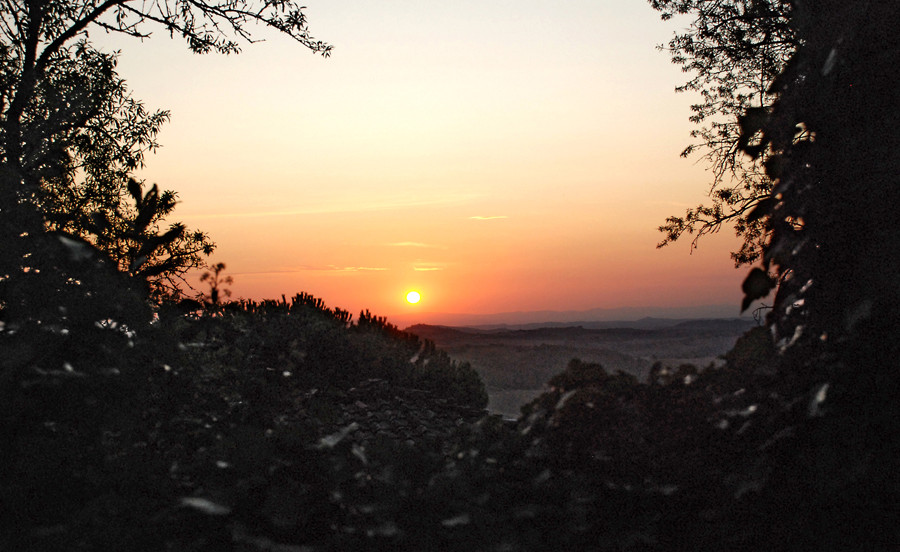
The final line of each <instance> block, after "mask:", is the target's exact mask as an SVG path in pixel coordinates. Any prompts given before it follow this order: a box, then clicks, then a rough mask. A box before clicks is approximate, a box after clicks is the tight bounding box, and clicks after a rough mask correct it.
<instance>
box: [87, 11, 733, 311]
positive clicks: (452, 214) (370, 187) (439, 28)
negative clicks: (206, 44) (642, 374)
mask: <svg viewBox="0 0 900 552" xmlns="http://www.w3.org/2000/svg"><path fill="white" fill-rule="evenodd" d="M307 6H308V7H307V10H306V14H307V16H308V18H309V25H310V29H311V31H312V33H313V35H314V36H315V37H316V38H317V39H320V40H324V41H326V42H328V43H330V44H332V45H333V46H334V50H333V53H332V56H331V57H329V58H323V57H321V56H318V55H315V54H312V53H311V52H309V51H308V50H306V49H305V48H303V47H302V46H301V45H299V44H297V43H294V42H291V41H290V40H289V39H286V38H284V37H281V36H278V35H277V34H275V33H273V32H269V31H266V30H264V29H259V32H258V33H257V37H259V38H261V39H264V41H261V42H257V43H254V44H250V45H247V46H246V47H245V48H244V49H243V52H242V53H241V54H239V55H232V56H221V55H215V54H209V55H195V54H191V53H190V52H189V51H188V50H187V48H186V46H185V45H184V43H183V42H182V41H180V40H178V39H176V40H170V39H169V37H168V35H167V34H166V33H165V32H164V31H161V30H157V31H156V33H155V34H154V36H153V37H152V38H151V39H149V40H146V41H143V43H142V42H140V41H138V40H135V39H126V38H124V37H110V36H105V35H104V34H103V33H102V32H98V31H96V30H95V31H94V32H92V34H91V38H92V40H94V41H95V42H96V43H97V44H98V45H101V46H102V47H103V48H104V49H107V50H111V49H119V50H121V57H120V59H119V66H118V70H119V73H120V75H121V76H122V77H124V78H125V79H126V81H127V82H128V84H129V87H130V88H131V90H132V91H133V93H134V96H135V97H136V98H139V99H141V100H143V101H144V103H145V104H146V105H147V107H148V108H152V109H168V110H170V111H171V113H172V118H171V122H170V123H169V124H167V125H166V126H165V128H164V129H163V130H162V132H161V133H160V136H159V140H160V142H161V143H162V145H163V147H162V148H160V149H159V150H158V151H157V152H156V153H155V154H154V155H151V156H149V157H148V159H147V165H146V167H145V168H144V169H142V170H141V171H140V173H139V175H140V177H141V178H144V179H146V180H147V182H148V183H158V184H159V185H160V187H161V188H164V189H172V190H175V191H177V192H178V195H179V199H180V202H181V203H180V205H179V206H178V207H177V209H176V211H175V214H174V215H175V216H174V219H173V221H172V222H174V221H175V220H181V221H183V222H185V223H186V224H187V225H188V227H189V228H195V229H201V230H204V231H206V232H208V233H209V234H210V235H211V237H212V239H213V241H215V242H216V244H217V246H218V247H217V250H216V252H215V253H214V254H213V256H212V258H211V261H212V262H224V263H225V264H226V265H227V269H226V273H227V274H230V275H231V276H232V277H233V278H234V283H233V285H231V286H230V288H231V291H232V294H233V295H232V298H239V297H240V298H246V299H265V298H280V297H281V295H282V294H285V295H287V296H288V297H290V296H293V295H294V294H295V293H298V292H301V291H303V292H307V293H312V294H313V295H315V296H317V297H321V298H322V299H323V300H324V301H325V302H326V304H327V305H328V306H332V307H340V308H343V309H347V310H350V311H351V312H353V313H358V312H359V311H361V310H363V309H368V310H370V311H371V312H373V313H375V314H378V315H386V316H388V317H389V320H398V321H399V320H403V321H404V323H405V322H407V321H412V320H414V319H415V318H416V317H419V318H422V319H423V320H425V319H426V318H428V317H427V316H426V313H473V314H486V313H498V312H508V311H531V310H557V311H563V310H587V309H593V308H619V307H626V306H641V307H643V306H660V307H678V306H686V305H696V304H734V305H735V307H734V311H735V313H734V314H735V315H737V314H738V310H739V304H740V297H741V293H740V282H741V280H742V279H743V277H744V275H745V274H746V269H737V270H736V269H735V268H734V265H733V263H732V261H731V260H730V258H729V254H728V253H729V251H731V250H732V249H734V248H736V246H737V240H736V238H735V237H734V236H733V232H732V231H731V230H730V229H726V230H723V231H722V232H721V233H720V234H718V235H715V236H711V237H709V238H707V239H704V240H702V241H701V242H700V248H699V249H698V250H695V251H694V252H693V253H692V252H691V250H690V247H689V244H690V241H689V240H682V241H679V242H677V243H675V244H674V245H670V246H669V247H666V248H663V249H657V248H656V243H657V242H658V241H659V240H660V239H661V237H662V234H660V233H659V232H658V231H657V227H658V226H659V225H660V224H662V223H663V222H664V220H665V218H666V216H668V215H674V214H677V215H681V214H683V213H684V210H685V209H686V208H688V207H692V206H696V205H697V204H699V203H702V202H704V201H706V200H707V196H706V194H707V192H708V190H709V185H710V182H711V175H710V173H709V172H708V171H707V170H706V167H705V165H704V164H703V162H702V161H698V159H682V158H680V157H679V153H680V152H681V150H682V149H683V148H684V147H685V146H686V145H687V144H688V143H689V142H690V136H689V132H690V130H691V129H692V128H693V125H692V123H690V121H689V120H688V117H689V116H690V104H691V97H690V96H688V95H685V94H676V93H675V92H674V88H675V86H677V85H679V84H682V83H683V82H684V81H685V80H686V78H687V75H685V74H684V73H682V72H681V70H680V68H679V67H677V66H675V65H672V64H671V63H670V61H669V57H668V54H667V53H665V52H661V51H659V50H658V49H657V45H659V44H662V43H665V42H667V41H668V39H669V38H671V36H672V35H673V33H674V32H675V31H677V30H680V28H681V27H683V26H684V25H685V24H686V22H685V21H681V22H672V21H669V22H662V21H660V20H659V17H658V14H657V12H655V11H654V10H653V9H651V8H650V6H649V5H648V4H647V3H646V2H644V1H642V0H617V1H613V0H602V1H600V0H593V1H586V0H562V1H560V0H556V1H553V2H550V1H545V0H516V1H511V0H491V1H489V2H483V1H481V2H475V1H468V0H464V1H455V2H424V1H421V0H382V1H379V2H370V1H363V0H328V1H327V2H326V1H317V0H310V2H309V3H307ZM194 282H195V283H196V280H194ZM196 285H198V286H199V284H196ZM198 289H201V288H199V287H198ZM410 290H417V291H419V292H420V294H421V298H422V299H421V301H420V302H419V303H418V304H416V305H410V304H408V303H407V302H406V300H405V297H406V294H407V292H408V291H410ZM428 321H430V322H438V323H439V322H440V319H439V317H438V318H437V319H435V318H433V317H432V318H429V319H428Z"/></svg>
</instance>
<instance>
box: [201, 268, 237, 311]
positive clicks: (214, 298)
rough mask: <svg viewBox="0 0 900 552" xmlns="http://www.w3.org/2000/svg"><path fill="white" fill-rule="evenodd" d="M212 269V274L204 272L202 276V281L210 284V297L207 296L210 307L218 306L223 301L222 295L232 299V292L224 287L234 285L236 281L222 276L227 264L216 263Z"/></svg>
mask: <svg viewBox="0 0 900 552" xmlns="http://www.w3.org/2000/svg"><path fill="white" fill-rule="evenodd" d="M210 269H211V272H204V273H203V275H202V276H200V281H201V282H206V283H208V284H209V295H207V296H206V301H207V302H208V303H209V304H210V305H212V306H216V305H218V304H219V302H220V300H221V295H224V296H225V297H231V290H230V289H224V288H222V286H223V285H231V284H233V283H234V279H233V278H232V277H231V276H225V277H223V276H222V272H224V271H225V263H216V264H214V265H213V266H211V267H210Z"/></svg>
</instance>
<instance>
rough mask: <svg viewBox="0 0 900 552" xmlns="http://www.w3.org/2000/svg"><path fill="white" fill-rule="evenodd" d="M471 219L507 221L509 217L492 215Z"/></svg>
mask: <svg viewBox="0 0 900 552" xmlns="http://www.w3.org/2000/svg"><path fill="white" fill-rule="evenodd" d="M469 218H470V219H471V220H498V219H507V218H509V217H508V216H506V215H492V216H489V217H483V216H479V215H476V216H474V217H469Z"/></svg>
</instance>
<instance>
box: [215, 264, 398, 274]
mask: <svg viewBox="0 0 900 552" xmlns="http://www.w3.org/2000/svg"><path fill="white" fill-rule="evenodd" d="M385 270H389V269H388V268H385V267H376V266H335V265H327V266H311V265H304V266H298V267H291V268H275V269H272V270H251V271H247V272H232V273H231V275H232V276H244V275H249V274H297V273H299V272H381V271H385Z"/></svg>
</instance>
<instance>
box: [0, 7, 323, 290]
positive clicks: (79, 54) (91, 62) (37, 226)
mask: <svg viewBox="0 0 900 552" xmlns="http://www.w3.org/2000/svg"><path fill="white" fill-rule="evenodd" d="M253 24H261V25H264V26H267V27H270V28H274V29H275V30H277V31H279V32H281V33H284V34H287V35H288V36H290V37H292V38H293V39H295V40H296V41H298V42H300V43H301V44H303V45H304V46H306V47H307V48H309V49H311V50H313V51H316V52H320V53H322V54H325V55H327V54H328V53H329V52H330V49H331V47H330V46H328V45H327V44H324V43H322V42H319V41H316V40H314V39H313V38H312V37H311V36H310V34H309V32H308V30H307V26H306V18H305V15H304V14H303V11H302V8H301V7H300V6H299V5H297V4H296V3H295V2H292V1H290V0H259V1H256V0H237V1H232V0H225V1H221V2H219V1H216V2H206V1H195V0H171V1H164V2H154V3H151V4H147V3H145V2H139V1H135V0H109V1H105V2H103V1H98V0H88V1H74V0H62V1H55V0H32V1H29V2H22V3H15V2H13V3H7V4H4V6H3V7H2V9H0V213H2V216H0V242H2V243H3V244H4V249H3V254H2V255H0V307H2V305H3V304H5V302H6V301H7V300H8V299H9V297H10V294H12V293H20V294H21V293H24V288H19V289H16V290H13V289H12V288H15V287H16V285H15V284H14V283H12V284H11V282H10V279H11V278H13V279H14V278H16V277H18V275H21V274H22V273H23V271H26V270H29V269H30V268H32V267H33V265H34V264H35V261H34V256H35V255H41V254H46V253H48V252H49V251H52V250H53V248H52V247H47V246H45V244H44V241H46V236H44V230H45V224H47V225H49V228H50V229H53V230H60V231H62V232H65V233H71V234H73V235H74V236H75V237H86V236H87V235H88V234H91V233H93V234H96V232H95V231H96V230H98V229H99V230H100V231H101V233H102V232H105V231H106V230H107V228H106V226H115V225H113V224H112V222H113V221H112V220H110V219H111V218H113V217H112V215H113V214H114V213H115V212H116V208H117V207H120V206H121V204H122V201H123V198H124V200H125V201H126V202H127V200H128V195H129V194H128V192H127V190H126V188H127V182H128V177H129V176H130V173H131V171H132V170H134V169H135V168H137V167H139V166H140V164H141V163H142V161H143V154H144V152H146V151H148V150H152V149H153V148H154V147H155V146H156V142H155V136H156V133H157V131H158V129H159V126H160V125H161V124H162V122H164V121H165V120H166V118H167V117H168V114H167V113H166V112H156V113H148V112H147V111H146V110H145V109H144V107H143V105H142V104H141V103H140V102H137V101H135V100H133V99H132V98H131V97H130V95H129V94H128V92H127V89H126V88H125V87H124V84H123V82H122V81H121V79H119V78H118V76H117V75H116V74H115V70H114V67H115V56H114V55H110V54H103V53H100V52H97V51H96V50H94V49H93V48H92V47H90V45H89V44H87V42H86V41H85V40H84V39H85V38H86V37H87V34H88V31H89V30H91V29H101V30H103V31H105V32H118V33H121V34H125V35H130V36H134V37H139V38H145V37H148V36H149V35H150V33H151V31H152V30H153V28H154V27H156V28H159V29H162V30H165V31H168V32H169V34H170V35H172V36H174V35H175V34H178V35H180V36H181V37H182V38H184V39H185V40H186V41H187V43H188V47H189V48H190V49H191V50H193V51H195V52H198V53H206V52H210V51H216V52H221V53H232V52H238V51H239V50H240V43H241V42H242V41H247V42H252V34H251V31H250V30H249V27H250V26H251V25H253ZM164 195H165V194H164ZM98 206H99V207H101V208H98ZM45 214H46V215H49V216H47V217H45V216H44V215H45ZM104 218H105V219H106V221H105V222H104ZM106 223H110V224H109V225H107V224H106ZM170 237H171V236H170ZM104 239H106V238H101V239H98V240H95V241H94V244H95V245H99V244H100V242H103V241H104ZM179 240H180V241H179ZM88 241H89V242H90V241H92V240H88ZM106 241H107V242H109V241H110V240H108V239H107V240H106ZM170 243H180V244H182V245H185V246H188V249H189V250H190V249H191V248H192V247H193V248H194V249H195V250H196V249H198V248H199V250H203V249H204V248H207V247H208V246H210V245H211V244H209V242H208V241H207V240H206V238H205V236H204V237H202V238H201V237H200V234H197V233H191V232H184V233H182V235H181V237H180V238H178V240H175V241H172V242H170ZM169 258H178V255H174V256H171V255H170V257H169ZM187 258H189V259H191V258H192V257H191V254H188V256H187ZM120 259H121V256H120V258H119V259H116V260H117V261H118V260H120ZM51 264H52V263H51ZM188 264H190V263H188ZM129 268H130V269H133V268H134V267H131V266H130V265H129ZM145 275H146V274H145ZM10 285H12V288H10Z"/></svg>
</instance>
